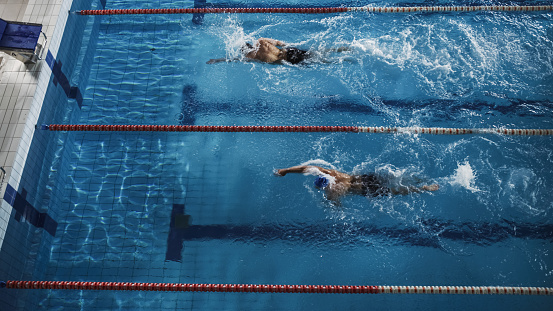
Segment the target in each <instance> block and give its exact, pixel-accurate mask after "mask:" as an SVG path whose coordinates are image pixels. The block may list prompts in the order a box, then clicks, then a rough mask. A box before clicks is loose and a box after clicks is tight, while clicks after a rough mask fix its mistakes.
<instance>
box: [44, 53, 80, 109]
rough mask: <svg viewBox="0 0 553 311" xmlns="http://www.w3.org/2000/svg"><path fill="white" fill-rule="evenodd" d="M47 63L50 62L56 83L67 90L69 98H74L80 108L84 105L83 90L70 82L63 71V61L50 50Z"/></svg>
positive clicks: (66, 93)
mask: <svg viewBox="0 0 553 311" xmlns="http://www.w3.org/2000/svg"><path fill="white" fill-rule="evenodd" d="M46 63H47V64H48V67H50V69H52V74H53V75H54V85H56V86H57V85H58V84H59V85H60V86H61V87H62V89H63V91H64V92H65V95H67V97H68V98H73V99H75V100H76V101H77V104H78V105H79V108H82V107H83V95H82V94H81V90H79V88H78V87H76V86H71V85H70V84H69V79H67V76H66V75H65V74H64V73H63V71H61V66H62V63H61V61H57V60H56V59H55V58H54V56H53V55H52V53H50V50H48V54H47V55H46Z"/></svg>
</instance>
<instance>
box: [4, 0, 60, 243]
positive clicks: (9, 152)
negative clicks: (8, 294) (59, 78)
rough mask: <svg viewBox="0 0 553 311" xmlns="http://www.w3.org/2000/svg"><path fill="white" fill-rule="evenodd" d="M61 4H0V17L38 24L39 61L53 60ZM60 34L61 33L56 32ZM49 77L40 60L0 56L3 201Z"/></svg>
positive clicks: (52, 0)
mask: <svg viewBox="0 0 553 311" xmlns="http://www.w3.org/2000/svg"><path fill="white" fill-rule="evenodd" d="M68 2H70V1H68ZM62 3H63V0H0V17H1V18H2V19H4V20H7V21H17V22H29V23H38V24H42V25H43V28H42V31H43V32H44V33H45V34H46V36H47V38H48V43H47V45H46V47H45V52H44V56H43V57H45V55H46V53H47V50H50V51H51V52H52V53H53V55H54V56H55V54H57V53H56V52H57V46H56V44H57V45H59V40H52V38H53V36H54V34H55V33H54V30H55V26H56V22H57V20H58V15H59V14H60V12H63V11H61V10H60V9H61V7H62ZM66 5H70V3H69V4H66ZM62 32H63V29H61V31H60V30H58V31H57V33H62ZM57 33H56V34H57ZM39 42H41V40H39ZM53 42H55V43H53ZM50 74H51V71H50V68H49V67H48V66H47V65H46V64H45V62H44V60H41V61H38V62H37V63H36V64H24V63H22V62H21V61H19V60H17V59H15V58H13V57H11V56H9V55H7V54H5V53H2V52H0V122H1V123H0V167H2V170H0V198H3V197H4V192H5V190H6V185H7V183H8V182H10V184H11V185H12V186H14V187H17V185H18V183H19V179H20V176H21V173H22V171H23V166H24V163H25V159H26V157H27V152H28V150H29V144H30V141H31V138H32V136H33V132H34V124H35V123H36V120H37V119H38V115H39V113H40V109H41V106H42V99H43V98H44V89H43V88H45V87H46V86H45V85H47V81H48V79H49V76H50ZM39 82H40V83H39ZM45 82H46V84H45ZM41 85H43V86H41ZM41 97H42V98H41ZM4 171H5V176H2V175H4V174H3V172H4ZM5 203H6V202H4V201H3V200H2V206H1V208H0V247H1V245H2V241H3V237H4V233H5V227H6V225H7V221H8V219H9V215H10V213H11V207H10V206H9V205H8V204H5Z"/></svg>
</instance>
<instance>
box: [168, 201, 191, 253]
mask: <svg viewBox="0 0 553 311" xmlns="http://www.w3.org/2000/svg"><path fill="white" fill-rule="evenodd" d="M189 223H190V215H186V214H185V213H184V204H173V210H172V211H171V224H170V229H169V237H168V238H167V252H166V253H165V260H171V261H181V259H182V250H183V248H184V244H183V242H184V239H185V236H186V229H187V228H188V226H189Z"/></svg>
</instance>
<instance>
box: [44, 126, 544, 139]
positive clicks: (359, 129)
mask: <svg viewBox="0 0 553 311" xmlns="http://www.w3.org/2000/svg"><path fill="white" fill-rule="evenodd" d="M41 129H43V130H50V131H100V132H235V133H238V132H287V133H300V132H303V133H314V132H349V133H382V134H396V133H410V134H434V135H470V134H477V135H478V134H500V135H513V136H552V135H553V129H501V128H495V129H494V128H488V129H486V128H439V127H382V126H379V127H372V126H257V125H254V126H250V125H246V126H244V125H233V126H221V125H85V124H51V125H42V126H41Z"/></svg>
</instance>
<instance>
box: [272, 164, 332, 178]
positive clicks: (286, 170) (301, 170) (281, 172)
mask: <svg viewBox="0 0 553 311" xmlns="http://www.w3.org/2000/svg"><path fill="white" fill-rule="evenodd" d="M310 168H316V169H318V170H320V171H321V172H323V173H325V174H328V175H332V170H329V169H326V168H322V167H320V166H315V165H298V166H292V167H289V168H283V169H280V170H277V171H276V172H275V175H277V176H285V175H286V174H288V173H300V174H303V173H305V172H306V171H307V170H308V169H310Z"/></svg>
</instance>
